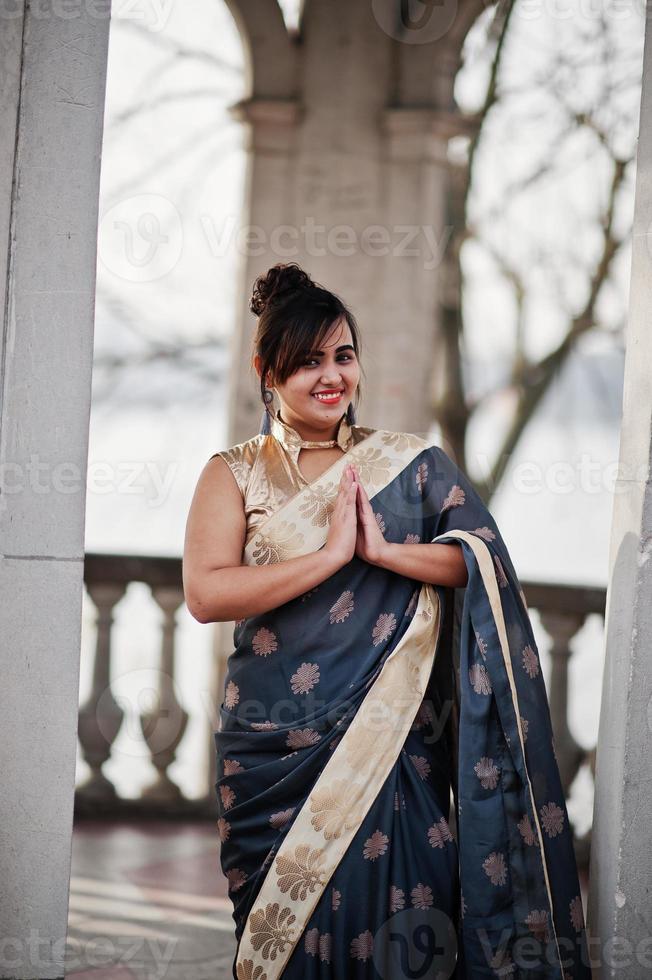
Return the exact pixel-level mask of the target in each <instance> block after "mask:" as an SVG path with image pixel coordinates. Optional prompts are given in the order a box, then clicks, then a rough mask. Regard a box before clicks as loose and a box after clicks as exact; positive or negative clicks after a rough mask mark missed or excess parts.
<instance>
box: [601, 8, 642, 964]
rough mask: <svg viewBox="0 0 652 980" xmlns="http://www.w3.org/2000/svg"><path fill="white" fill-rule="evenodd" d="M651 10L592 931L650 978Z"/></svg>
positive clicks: (606, 957)
mask: <svg viewBox="0 0 652 980" xmlns="http://www.w3.org/2000/svg"><path fill="white" fill-rule="evenodd" d="M651 13H652V5H651V4H650V3H648V16H647V20H646V39H645V57H644V66H643V93H642V102H641V119H640V135H639V143H638V169H637V177H636V197H635V210H634V233H633V247H632V271H631V292H630V308H629V322H628V326H627V335H626V341H627V352H626V359H625V388H624V398H623V420H622V429H621V440H620V467H621V469H620V478H619V480H618V482H617V484H616V492H615V496H614V508H613V522H612V528H611V554H610V576H609V587H608V591H607V617H606V662H605V670H604V680H603V690H602V710H601V714H600V730H599V736H598V750H597V771H596V792H595V806H594V818H593V836H592V846H591V869H590V874H591V878H590V891H589V903H588V928H589V933H590V935H591V936H592V937H593V938H594V941H595V944H594V947H593V951H594V957H595V960H596V961H597V966H596V967H595V969H594V974H593V975H594V977H595V978H596V980H605V978H607V977H609V978H611V977H617V978H618V980H630V978H631V980H639V978H642V977H648V976H650V975H652V935H651V933H650V927H651V910H652V901H651V899H650V888H651V881H652V778H651V775H650V774H651V772H652V763H651V753H650V743H651V739H652V482H651V480H650V460H651V454H652V332H651V330H650V323H651V322H652V237H651V226H650V222H651V220H652V21H651V20H650V14H651Z"/></svg>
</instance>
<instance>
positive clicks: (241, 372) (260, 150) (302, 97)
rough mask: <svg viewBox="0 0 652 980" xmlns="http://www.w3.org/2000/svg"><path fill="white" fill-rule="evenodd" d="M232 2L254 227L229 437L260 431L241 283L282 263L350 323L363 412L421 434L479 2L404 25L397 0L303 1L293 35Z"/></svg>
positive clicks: (252, 4) (243, 1)
mask: <svg viewBox="0 0 652 980" xmlns="http://www.w3.org/2000/svg"><path fill="white" fill-rule="evenodd" d="M227 2H228V4H229V7H230V9H231V10H232V12H233V15H234V17H235V19H236V22H237V24H238V26H239V28H240V31H241V33H242V35H243V41H244V44H245V48H246V51H247V55H248V57H247V64H248V74H249V80H248V82H249V84H248V87H249V92H248V94H247V98H246V99H245V100H243V102H242V103H239V104H238V105H237V106H236V107H234V111H235V112H236V113H238V115H239V117H240V118H241V119H243V120H244V121H245V124H246V126H247V127H248V131H249V171H248V179H247V185H246V187H247V202H246V206H245V219H244V220H245V223H246V224H251V225H253V226H254V229H255V236H254V237H252V239H251V243H250V247H249V248H248V249H247V254H246V257H245V259H244V261H243V266H242V271H241V275H242V278H241V307H240V310H239V314H238V319H237V322H236V325H235V330H234V341H233V343H234V347H233V375H232V385H231V395H230V428H229V443H230V444H231V445H233V444H235V443H237V442H241V441H243V440H245V439H248V438H250V437H251V436H252V435H255V434H256V432H257V431H258V423H259V420H260V415H261V411H262V405H261V403H260V398H259V394H258V388H257V383H256V382H257V378H256V374H255V371H253V369H252V368H250V361H251V340H252V336H253V332H254V328H255V322H256V321H255V317H254V316H253V314H251V313H250V312H249V310H248V301H249V296H250V292H251V287H252V285H253V282H254V280H255V278H256V276H257V275H259V274H260V273H261V272H264V271H265V270H266V269H268V268H269V267H270V266H271V265H275V264H276V263H277V262H290V261H297V262H299V263H300V264H301V265H303V266H304V267H305V268H306V269H307V271H308V272H310V274H311V275H312V276H313V277H314V278H315V279H316V280H317V281H318V282H320V283H322V284H323V285H325V286H327V287H328V288H330V289H332V290H333V291H335V292H336V293H338V294H339V295H340V296H341V297H342V298H343V300H344V301H345V302H346V303H347V304H348V305H349V306H350V307H351V309H352V311H353V313H354V314H355V315H356V317H357V318H358V320H359V323H360V327H361V330H362V334H363V348H364V349H363V366H364V368H365V372H366V381H364V380H363V399H362V402H361V406H360V411H359V413H358V418H359V421H360V422H361V423H362V424H367V425H373V426H384V427H387V428H391V429H399V430H400V429H407V430H410V431H414V432H425V431H427V429H428V428H429V425H430V422H431V419H432V405H431V386H430V383H429V382H430V379H431V376H432V374H433V370H434V362H435V360H436V358H437V343H438V341H437V337H438V320H439V289H440V277H439V270H440V267H441V265H442V253H443V250H444V249H445V247H446V244H447V241H448V234H447V229H446V225H445V221H446V218H445V213H446V212H445V207H444V203H445V195H446V192H447V184H448V175H447V169H448V163H447V142H448V139H449V137H450V136H452V135H454V134H455V133H457V132H460V131H462V130H463V127H464V122H463V120H462V119H461V117H460V115H459V114H458V113H457V112H456V110H455V104H454V99H453V83H454V78H455V74H456V71H457V67H458V65H459V54H460V49H461V46H462V43H463V40H464V36H465V34H466V32H467V31H468V29H469V27H470V25H471V24H472V23H473V21H474V19H475V18H476V17H477V16H478V14H479V13H480V11H481V10H482V5H481V3H479V2H477V0H464V2H462V3H460V4H457V5H454V6H453V7H451V5H441V4H439V5H426V6H427V7H428V11H427V17H426V18H424V21H423V24H420V23H417V22H415V23H411V24H409V25H406V24H403V25H401V23H400V20H399V19H398V13H397V11H398V7H397V4H396V3H395V2H392V0H329V2H328V3H320V2H315V0H306V2H305V4H304V6H303V13H302V18H301V25H300V29H299V32H298V33H293V34H292V35H290V34H288V32H287V31H286V30H285V28H284V25H283V22H282V18H281V15H280V10H279V8H278V4H277V3H276V2H275V0H270V2H265V0H227ZM444 8H446V9H444ZM443 18H448V21H450V23H448V21H447V22H446V23H444V20H443ZM263 39H264V41H265V43H264V44H263V43H262V41H263Z"/></svg>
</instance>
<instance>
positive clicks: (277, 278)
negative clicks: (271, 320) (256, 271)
mask: <svg viewBox="0 0 652 980" xmlns="http://www.w3.org/2000/svg"><path fill="white" fill-rule="evenodd" d="M314 285H315V284H314V283H313V281H312V279H311V278H310V276H309V275H308V273H307V272H305V271H304V270H303V269H302V268H301V266H300V265H297V263H296V262H289V263H287V264H283V263H279V264H278V265H274V266H272V268H271V269H268V270H267V272H266V273H265V274H264V275H262V276H258V278H257V279H256V281H255V283H254V288H253V292H252V294H251V300H250V301H249V309H250V310H251V312H252V313H255V314H256V316H260V315H261V314H262V313H264V312H265V310H266V309H267V308H268V307H269V306H278V305H280V304H281V303H283V302H284V301H285V300H287V299H288V298H289V296H290V295H291V294H292V293H294V292H297V291H299V290H302V289H306V288H308V287H310V286H314Z"/></svg>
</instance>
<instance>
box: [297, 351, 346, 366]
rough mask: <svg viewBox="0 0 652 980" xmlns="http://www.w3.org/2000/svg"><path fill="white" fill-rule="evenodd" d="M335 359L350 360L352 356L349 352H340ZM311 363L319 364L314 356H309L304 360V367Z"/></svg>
mask: <svg viewBox="0 0 652 980" xmlns="http://www.w3.org/2000/svg"><path fill="white" fill-rule="evenodd" d="M337 360H338V361H352V360H353V358H352V357H351V355H350V354H340V355H339V357H338V358H337ZM312 364H319V361H318V360H317V358H316V357H311V358H309V359H308V360H307V361H304V365H305V367H310V366H311V365H312Z"/></svg>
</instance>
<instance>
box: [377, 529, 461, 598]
mask: <svg viewBox="0 0 652 980" xmlns="http://www.w3.org/2000/svg"><path fill="white" fill-rule="evenodd" d="M375 564H377V565H379V566H380V567H381V568H386V569H388V571H391V572H396V573H397V574H399V575H405V577H406V578H413V579H415V580H416V581H417V582H431V583H432V584H433V585H445V586H454V587H456V588H459V587H461V586H463V585H466V583H467V579H468V574H467V571H466V563H465V561H464V555H463V554H462V547H461V545H459V544H457V543H453V542H451V544H441V543H437V542H435V543H431V542H423V543H421V542H420V543H418V544H396V543H394V542H390V541H388V542H387V544H386V545H385V546H384V547H383V549H382V551H381V553H380V556H379V559H378V561H377V562H375Z"/></svg>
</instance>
